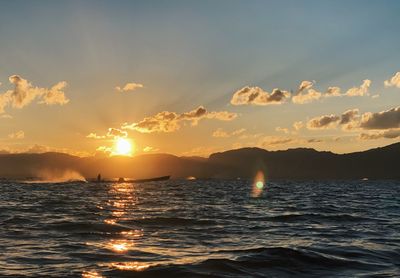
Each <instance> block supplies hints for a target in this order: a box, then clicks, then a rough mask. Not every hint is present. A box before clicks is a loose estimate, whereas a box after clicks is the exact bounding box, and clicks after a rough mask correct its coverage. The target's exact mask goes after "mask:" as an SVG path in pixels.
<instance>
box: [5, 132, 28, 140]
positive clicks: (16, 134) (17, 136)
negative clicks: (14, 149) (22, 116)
mask: <svg viewBox="0 0 400 278" xmlns="http://www.w3.org/2000/svg"><path fill="white" fill-rule="evenodd" d="M24 137H25V132H24V131H23V130H20V131H17V132H14V133H11V134H8V138H10V139H24Z"/></svg>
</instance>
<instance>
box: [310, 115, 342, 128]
mask: <svg viewBox="0 0 400 278" xmlns="http://www.w3.org/2000/svg"><path fill="white" fill-rule="evenodd" d="M339 120H340V117H339V116H336V115H333V114H331V115H324V116H320V117H315V118H312V119H311V120H309V121H308V122H307V128H308V129H328V128H335V127H336V123H337V122H338V121H339Z"/></svg>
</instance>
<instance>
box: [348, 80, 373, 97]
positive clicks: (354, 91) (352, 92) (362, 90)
mask: <svg viewBox="0 0 400 278" xmlns="http://www.w3.org/2000/svg"><path fill="white" fill-rule="evenodd" d="M370 86H371V80H369V79H365V80H363V83H362V84H361V86H360V87H353V88H350V89H348V90H347V92H346V95H347V96H349V97H355V96H366V95H368V89H369V87H370Z"/></svg>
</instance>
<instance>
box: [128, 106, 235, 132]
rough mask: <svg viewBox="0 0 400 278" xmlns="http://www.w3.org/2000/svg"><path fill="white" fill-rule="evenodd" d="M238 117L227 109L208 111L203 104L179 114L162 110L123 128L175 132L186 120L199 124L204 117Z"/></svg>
mask: <svg viewBox="0 0 400 278" xmlns="http://www.w3.org/2000/svg"><path fill="white" fill-rule="evenodd" d="M236 117H237V114H236V113H231V112H227V111H218V112H217V111H212V112H208V111H207V110H206V109H205V108H204V107H203V106H199V107H198V108H196V109H194V110H192V111H189V112H185V113H182V114H178V113H175V112H169V111H162V112H159V113H157V114H156V115H154V116H151V117H146V118H144V119H143V120H141V121H140V122H137V123H132V124H128V123H125V124H123V126H122V129H131V130H136V131H138V132H141V133H152V132H174V131H176V130H178V129H180V127H181V125H182V124H184V123H185V122H189V123H191V125H197V124H198V122H199V121H200V120H202V119H216V120H220V121H231V120H233V119H235V118H236Z"/></svg>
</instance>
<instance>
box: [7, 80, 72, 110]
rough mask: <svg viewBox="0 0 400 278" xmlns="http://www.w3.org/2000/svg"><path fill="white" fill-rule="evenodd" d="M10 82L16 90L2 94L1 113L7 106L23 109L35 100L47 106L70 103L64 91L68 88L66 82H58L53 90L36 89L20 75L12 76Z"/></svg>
mask: <svg viewBox="0 0 400 278" xmlns="http://www.w3.org/2000/svg"><path fill="white" fill-rule="evenodd" d="M9 81H10V83H11V84H13V85H14V89H13V90H8V91H6V92H5V93H3V94H0V113H4V109H5V107H7V106H12V107H13V108H23V107H25V106H27V105H29V104H30V103H32V102H33V101H34V100H35V99H37V100H38V103H40V104H46V105H54V104H58V105H64V104H67V103H68V102H69V99H67V98H66V96H65V93H64V91H63V90H64V89H65V87H66V86H67V83H66V82H65V81H61V82H58V83H57V84H56V85H54V86H53V87H51V88H41V87H35V86H33V85H32V84H31V83H30V82H29V81H28V80H26V79H23V78H22V77H20V76H19V75H12V76H10V77H9Z"/></svg>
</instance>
